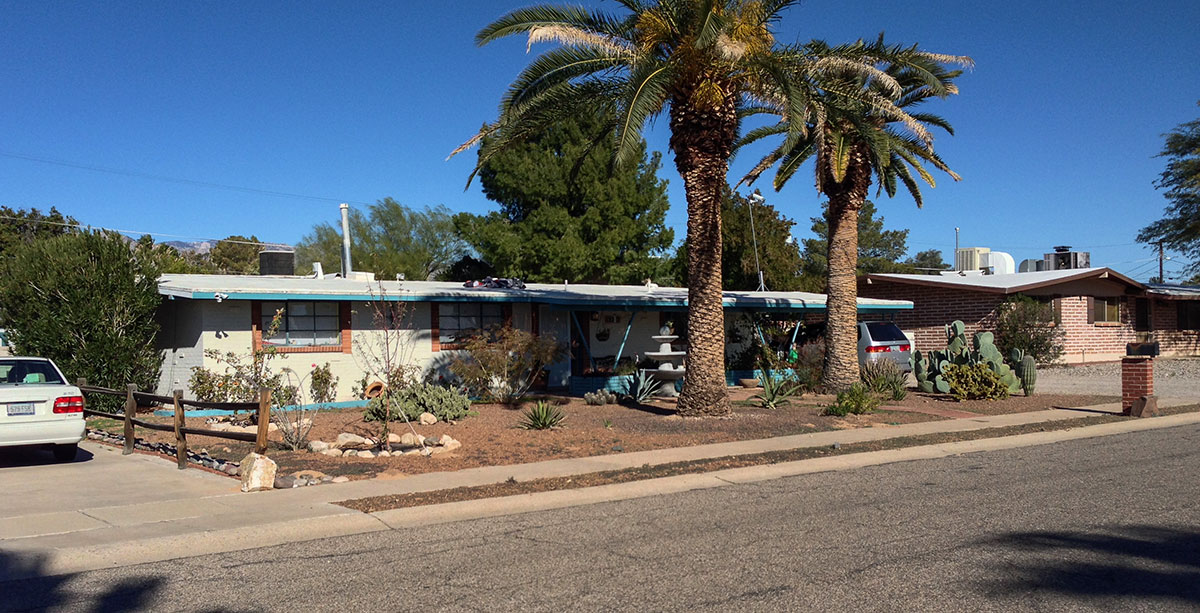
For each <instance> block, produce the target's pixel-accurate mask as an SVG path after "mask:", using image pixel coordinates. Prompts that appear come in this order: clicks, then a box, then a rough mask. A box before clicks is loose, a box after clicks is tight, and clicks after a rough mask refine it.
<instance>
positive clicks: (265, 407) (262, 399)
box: [254, 388, 271, 454]
mask: <svg viewBox="0 0 1200 613" xmlns="http://www.w3.org/2000/svg"><path fill="white" fill-rule="evenodd" d="M270 425H271V390H269V389H267V388H262V389H259V390H258V437H257V438H255V440H254V453H258V454H264V453H266V452H267V431H268V428H269V427H270Z"/></svg>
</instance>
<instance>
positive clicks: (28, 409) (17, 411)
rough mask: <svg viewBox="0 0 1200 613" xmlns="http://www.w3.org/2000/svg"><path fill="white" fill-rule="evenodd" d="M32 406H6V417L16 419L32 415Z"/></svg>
mask: <svg viewBox="0 0 1200 613" xmlns="http://www.w3.org/2000/svg"><path fill="white" fill-rule="evenodd" d="M33 412H34V404H33V403H32V402H20V403H13V404H10V405H8V416H9V417H16V416H18V415H33Z"/></svg>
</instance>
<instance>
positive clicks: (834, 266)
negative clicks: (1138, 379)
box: [821, 145, 871, 391]
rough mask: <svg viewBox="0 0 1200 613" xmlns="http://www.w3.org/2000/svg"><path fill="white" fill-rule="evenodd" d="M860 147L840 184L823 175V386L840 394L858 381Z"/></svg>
mask: <svg viewBox="0 0 1200 613" xmlns="http://www.w3.org/2000/svg"><path fill="white" fill-rule="evenodd" d="M867 155H868V152H867V148H866V146H865V145H858V146H855V147H854V149H853V151H852V152H851V160H850V163H849V165H848V167H847V169H846V176H845V177H844V178H843V180H842V181H841V182H835V181H834V180H833V177H832V175H830V174H826V175H825V183H824V191H825V193H826V194H827V195H828V196H829V220H828V221H829V241H828V243H829V253H828V262H829V287H828V292H827V296H828V297H827V298H826V302H825V309H826V318H827V319H826V326H825V374H824V376H823V378H822V381H821V383H822V385H823V386H824V387H825V388H826V389H827V390H830V391H839V390H843V389H846V388H848V387H850V386H851V385H854V383H855V382H857V381H858V376H859V373H858V278H857V273H856V270H857V268H858V211H859V209H861V208H862V204H863V202H865V201H866V199H867V191H868V190H869V189H870V186H871V166H870V164H869V160H868V158H867Z"/></svg>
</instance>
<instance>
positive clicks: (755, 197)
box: [746, 189, 767, 292]
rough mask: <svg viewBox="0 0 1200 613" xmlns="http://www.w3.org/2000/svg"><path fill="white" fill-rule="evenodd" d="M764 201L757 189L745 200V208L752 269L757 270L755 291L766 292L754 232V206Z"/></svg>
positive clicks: (756, 234) (756, 236) (755, 233)
mask: <svg viewBox="0 0 1200 613" xmlns="http://www.w3.org/2000/svg"><path fill="white" fill-rule="evenodd" d="M764 201H766V198H763V195H762V193H760V192H759V191H758V190H757V189H756V190H754V193H753V194H750V197H749V198H746V206H748V207H750V238H751V239H753V241H754V268H755V269H757V270H758V289H757V290H755V291H759V292H765V291H767V284H766V283H765V282H763V272H762V265H761V264H759V262H758V232H756V231H755V230H754V205H755V203H758V204H762V203H763V202H764Z"/></svg>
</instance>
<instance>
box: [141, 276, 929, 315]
mask: <svg viewBox="0 0 1200 613" xmlns="http://www.w3.org/2000/svg"><path fill="white" fill-rule="evenodd" d="M687 291H688V290H687V288H685V287H660V286H657V285H649V286H647V285H595V284H574V283H569V284H560V283H529V284H526V286H525V289H493V288H485V287H476V288H471V287H464V286H463V284H462V283H459V282H451V281H366V280H359V279H342V278H340V277H325V278H324V279H317V278H314V277H281V276H266V275H184V274H166V275H163V276H162V277H161V278H160V279H159V281H158V293H159V294H162V295H163V296H167V297H168V298H172V299H174V298H185V299H189V300H338V301H364V302H369V301H373V300H385V301H402V302H524V303H538V304H549V305H554V306H559V307H563V308H571V307H577V308H583V307H617V308H621V309H636V308H651V307H654V308H667V309H684V308H687ZM723 304H724V306H725V308H727V309H744V310H751V311H755V310H757V311H824V310H825V294H814V293H810V292H752V291H727V292H725V297H724V300H723ZM911 308H912V302H911V301H908V300H881V299H875V298H859V299H858V309H859V310H860V311H864V312H871V311H894V310H907V309H911Z"/></svg>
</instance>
